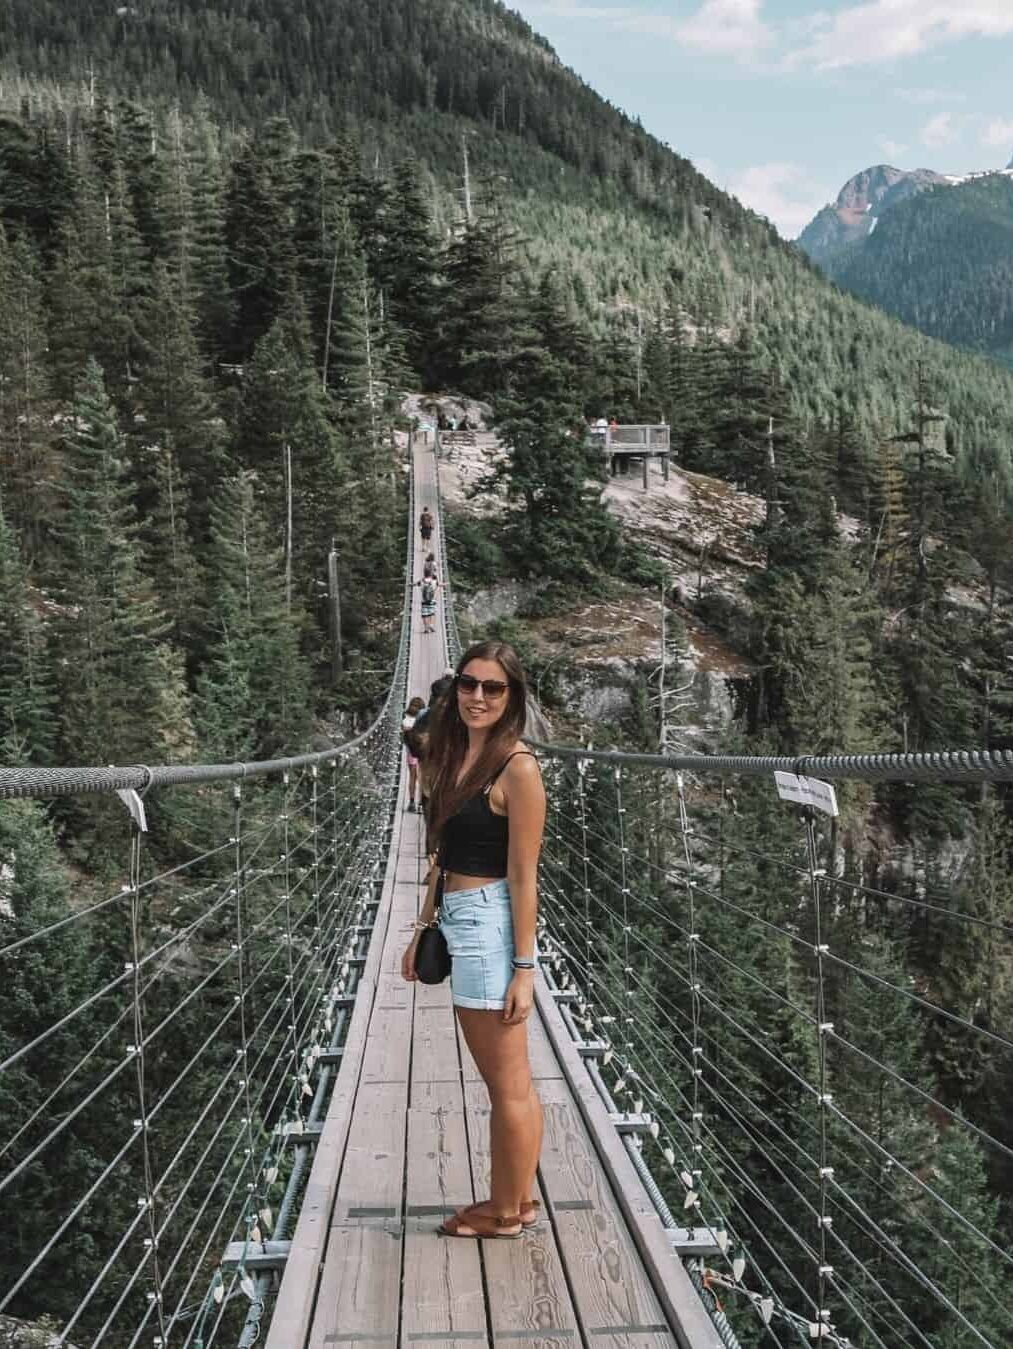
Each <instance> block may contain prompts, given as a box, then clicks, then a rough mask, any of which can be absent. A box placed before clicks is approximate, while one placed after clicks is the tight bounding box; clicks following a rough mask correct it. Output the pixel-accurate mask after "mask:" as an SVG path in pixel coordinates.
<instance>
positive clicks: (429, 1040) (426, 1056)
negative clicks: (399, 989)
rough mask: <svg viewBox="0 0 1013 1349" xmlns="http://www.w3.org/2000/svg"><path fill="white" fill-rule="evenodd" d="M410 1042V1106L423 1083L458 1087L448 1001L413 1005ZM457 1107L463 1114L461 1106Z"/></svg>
mask: <svg viewBox="0 0 1013 1349" xmlns="http://www.w3.org/2000/svg"><path fill="white" fill-rule="evenodd" d="M423 987H424V985H423ZM437 987H439V985H437ZM412 1041H413V1043H412V1066H411V1070H412V1098H411V1099H412V1105H414V1104H415V1095H416V1091H417V1090H418V1088H419V1086H420V1085H421V1084H422V1083H423V1082H456V1083H458V1084H460V1081H461V1060H460V1058H459V1056H458V1052H457V1036H456V1034H455V1032H454V1013H453V1010H452V1008H451V1007H450V1005H449V1001H447V1002H428V1003H422V1002H421V1001H419V1002H417V1003H416V1006H415V1025H414V1032H413V1036H412ZM459 1105H460V1108H461V1109H462V1110H463V1104H461V1103H459Z"/></svg>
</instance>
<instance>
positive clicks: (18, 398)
mask: <svg viewBox="0 0 1013 1349" xmlns="http://www.w3.org/2000/svg"><path fill="white" fill-rule="evenodd" d="M49 411H50V404H49V380H48V376H47V371H46V320H45V311H44V308H43V298H42V280H41V276H40V271H39V261H38V258H37V256H36V254H35V252H34V250H33V249H32V247H31V245H30V244H29V243H28V242H27V240H26V239H23V238H20V239H15V240H14V241H13V242H12V243H10V244H8V243H7V241H6V239H5V236H4V233H3V230H2V229H0V508H2V509H4V510H5V511H6V512H7V514H8V516H9V517H10V519H11V520H14V521H17V523H18V528H19V532H20V534H21V537H22V541H23V547H24V548H25V549H26V551H27V553H28V555H29V557H32V558H34V557H37V556H38V555H39V552H40V550H41V549H42V547H43V545H44V542H45V540H46V537H47V534H48V530H49V521H50V520H51V519H52V513H53V493H54V479H55V477H56V473H57V463H56V457H55V454H54V451H53V436H52V430H51V426H50V418H49V415H48V414H49Z"/></svg>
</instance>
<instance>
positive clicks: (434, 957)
mask: <svg viewBox="0 0 1013 1349" xmlns="http://www.w3.org/2000/svg"><path fill="white" fill-rule="evenodd" d="M446 879H447V873H446V872H445V871H444V870H443V868H442V867H441V868H440V874H439V877H438V879H437V882H436V912H435V917H434V918H433V921H432V922H431V923H430V924H429V926H428V927H424V928H423V929H422V933H421V936H420V937H419V944H418V946H416V948H415V973H416V974H417V975H418V977H419V978H420V979H421V980H422V982H423V983H424V984H442V983H443V981H444V979H446V977H447V975H448V974H449V973H450V951H449V949H448V948H447V939H446V937H445V936H444V935H443V933H442V932H441V931H440V909H441V907H442V905H443V889H444V886H445V884H446Z"/></svg>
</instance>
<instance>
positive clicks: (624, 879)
mask: <svg viewBox="0 0 1013 1349" xmlns="http://www.w3.org/2000/svg"><path fill="white" fill-rule="evenodd" d="M615 784H616V821H617V826H618V833H619V875H620V880H621V888H622V901H623V942H622V961H623V979H622V985H623V986H622V996H621V998H620V999H619V1003H620V1008H621V1024H622V1037H623V1038H622V1048H623V1074H624V1075H625V1074H626V1072H627V1071H628V1069H629V1068H630V1066H631V1064H632V1059H633V1047H634V1046H633V984H632V975H633V966H632V965H631V964H630V868H629V861H628V857H629V851H630V850H629V847H628V845H627V843H626V807H625V806H624V805H623V770H622V768H616V769H615ZM629 1093H630V1088H629V1087H627V1095H629Z"/></svg>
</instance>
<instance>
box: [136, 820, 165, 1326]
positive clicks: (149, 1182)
mask: <svg viewBox="0 0 1013 1349" xmlns="http://www.w3.org/2000/svg"><path fill="white" fill-rule="evenodd" d="M142 838H143V833H142V831H141V827H140V824H139V823H138V821H137V819H136V818H132V819H131V822H130V962H131V963H130V972H131V974H132V976H133V978H132V994H133V1004H134V1008H133V1010H134V1020H133V1026H134V1042H133V1044H132V1045H129V1046H128V1049H129V1050H130V1052H131V1053H132V1054H133V1056H134V1065H135V1068H136V1074H137V1118H136V1119H135V1120H134V1129H135V1131H138V1132H139V1133H140V1138H141V1173H142V1175H143V1177H144V1194H143V1195H139V1196H138V1199H137V1204H138V1207H139V1208H143V1209H144V1210H145V1212H146V1213H147V1218H148V1222H147V1227H148V1235H147V1237H146V1238H145V1240H144V1245H145V1247H146V1248H147V1251H148V1259H149V1261H150V1264H151V1283H152V1291H151V1292H150V1293H149V1294H148V1300H149V1302H151V1303H153V1305H154V1308H155V1317H156V1319H157V1321H158V1332H159V1333H158V1335H157V1336H156V1338H155V1344H156V1345H165V1344H166V1328H165V1309H164V1307H163V1305H162V1272H161V1268H160V1266H159V1262H158V1221H157V1218H156V1214H155V1187H154V1184H153V1179H152V1165H151V1144H150V1137H149V1133H148V1093H147V1084H146V1082H145V1068H144V1058H145V1044H144V1012H143V994H142V989H141V840H142Z"/></svg>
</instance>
